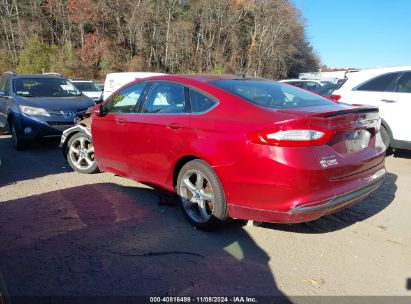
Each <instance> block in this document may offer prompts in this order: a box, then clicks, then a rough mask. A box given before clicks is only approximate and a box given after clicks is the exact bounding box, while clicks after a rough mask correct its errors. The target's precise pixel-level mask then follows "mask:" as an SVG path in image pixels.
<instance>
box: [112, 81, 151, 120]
mask: <svg viewBox="0 0 411 304" xmlns="http://www.w3.org/2000/svg"><path fill="white" fill-rule="evenodd" d="M145 86H146V84H145V83H139V84H135V85H131V86H129V87H127V88H124V89H123V90H121V91H120V92H118V93H117V94H116V95H114V96H113V97H112V98H111V100H110V101H109V102H108V103H107V104H106V105H105V107H104V110H105V112H107V113H133V112H134V109H135V106H136V104H137V101H138V99H139V98H140V95H141V94H143V91H144V88H145Z"/></svg>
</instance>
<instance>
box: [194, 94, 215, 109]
mask: <svg viewBox="0 0 411 304" xmlns="http://www.w3.org/2000/svg"><path fill="white" fill-rule="evenodd" d="M190 101H191V112H192V113H201V112H205V111H207V110H208V109H211V108H212V107H213V106H214V105H215V104H216V102H215V101H213V100H211V99H210V98H208V97H207V96H204V95H203V94H201V93H199V92H197V91H195V90H191V89H190Z"/></svg>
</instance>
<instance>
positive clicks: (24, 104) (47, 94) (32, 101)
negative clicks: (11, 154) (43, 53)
mask: <svg viewBox="0 0 411 304" xmlns="http://www.w3.org/2000/svg"><path fill="white" fill-rule="evenodd" d="M94 105H95V103H94V101H93V100H91V99H90V98H89V97H87V96H84V95H83V94H82V93H81V92H80V91H79V90H78V89H76V87H75V86H74V85H73V84H71V82H70V81H68V80H67V79H65V78H63V77H61V76H60V75H17V74H13V73H11V72H6V73H4V74H3V75H1V77H0V128H7V129H9V130H10V132H11V134H12V138H13V145H14V147H15V149H16V150H22V149H24V148H25V147H26V146H27V144H28V143H29V142H31V141H34V140H38V139H40V138H53V137H56V138H58V137H60V136H61V134H62V132H63V131H64V130H66V129H68V128H70V127H72V126H73V125H74V124H75V120H76V116H77V115H78V114H81V113H84V112H86V111H87V109H88V108H90V107H92V106H94Z"/></svg>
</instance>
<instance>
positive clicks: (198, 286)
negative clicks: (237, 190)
mask: <svg viewBox="0 0 411 304" xmlns="http://www.w3.org/2000/svg"><path fill="white" fill-rule="evenodd" d="M17 219H18V220H17ZM0 227H1V229H0V243H1V244H3V245H2V246H1V247H0V271H1V273H0V276H1V275H2V276H3V278H4V283H5V288H4V289H7V291H8V295H9V296H11V297H13V296H28V295H35V296H74V295H77V296H141V295H143V296H176V295H180V296H184V295H188V296H196V295H208V296H210V295H214V296H222V295H224V296H226V295H230V296H250V295H252V296H262V295H270V296H275V297H277V298H275V299H276V303H291V302H290V301H289V300H288V299H287V298H286V297H284V295H283V294H282V293H281V291H279V289H278V287H277V284H276V282H275V278H274V275H273V274H272V273H271V270H270V268H269V266H268V262H269V256H268V255H267V254H266V253H265V252H264V251H263V250H262V249H261V248H260V247H259V246H258V245H257V244H256V243H255V242H254V241H253V239H252V238H251V237H250V236H249V235H248V234H247V232H246V231H245V230H243V229H242V227H241V226H240V225H239V224H238V223H237V222H234V223H231V224H229V225H226V226H225V227H224V228H223V229H220V230H218V231H215V232H209V233H207V232H202V231H200V230H196V229H193V227H191V226H190V225H189V224H188V223H187V222H186V221H185V220H184V218H183V216H182V214H180V211H179V210H178V208H176V207H175V206H172V205H170V206H167V205H164V204H162V202H161V200H159V193H158V192H157V191H155V190H151V189H145V188H138V187H121V186H119V185H116V184H111V183H100V184H93V185H85V186H80V187H74V188H69V189H64V190H59V191H53V192H49V193H44V194H41V195H35V196H30V197H26V198H21V199H16V200H11V201H7V202H3V203H0ZM17 300H18V299H17ZM86 302H87V299H86Z"/></svg>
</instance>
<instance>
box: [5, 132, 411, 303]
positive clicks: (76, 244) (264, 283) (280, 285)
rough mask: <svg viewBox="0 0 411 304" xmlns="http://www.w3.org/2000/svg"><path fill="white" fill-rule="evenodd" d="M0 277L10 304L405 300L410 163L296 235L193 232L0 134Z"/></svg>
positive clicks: (106, 177)
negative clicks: (165, 298) (55, 298)
mask: <svg viewBox="0 0 411 304" xmlns="http://www.w3.org/2000/svg"><path fill="white" fill-rule="evenodd" d="M0 159H1V161H2V165H1V166H0V246H1V247H0V271H1V272H0V276H1V275H2V277H3V280H4V282H5V285H6V288H7V290H8V293H9V294H10V295H156V296H161V295H253V296H255V295H281V294H283V295H286V296H298V295H404V296H407V295H408V296H411V290H410V289H411V282H410V279H409V278H411V199H410V198H411V153H406V152H402V153H400V154H398V155H395V156H390V157H388V158H387V162H386V165H387V169H388V172H389V173H388V175H387V178H386V181H385V183H384V185H383V187H381V188H380V189H379V190H378V191H377V192H375V193H374V194H372V195H371V196H370V197H368V198H367V199H366V200H365V201H364V202H362V203H361V204H358V205H356V206H353V207H351V208H349V209H347V210H344V211H342V212H339V213H337V214H334V215H331V216H328V217H326V218H322V219H320V220H317V221H314V222H310V223H305V224H298V225H274V224H264V225H263V226H261V227H255V226H246V225H244V222H243V221H233V222H232V223H230V224H229V225H227V226H226V227H225V229H222V230H220V231H217V232H213V233H205V232H201V231H197V230H195V229H193V228H192V227H191V226H190V225H189V224H188V223H186V221H185V220H184V219H183V216H182V214H181V213H180V210H179V208H178V207H177V206H175V205H173V200H172V199H170V198H169V197H167V196H165V195H164V194H161V193H159V192H158V191H155V190H152V189H150V188H148V187H145V186H143V185H141V184H138V183H135V182H133V181H130V180H126V179H123V178H120V177H117V176H114V175H113V174H108V173H104V174H97V175H91V176H87V175H80V174H77V173H74V172H72V171H71V170H70V169H69V168H68V166H67V164H66V163H65V161H64V159H63V157H62V155H61V151H60V149H58V148H56V147H52V146H47V145H45V144H44V145H38V146H36V147H33V148H32V149H31V150H29V151H25V152H19V153H17V152H14V150H13V149H12V148H11V139H10V137H9V136H7V135H0Z"/></svg>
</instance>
